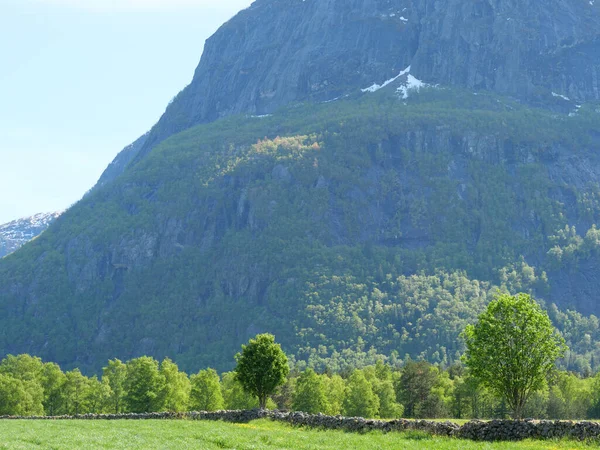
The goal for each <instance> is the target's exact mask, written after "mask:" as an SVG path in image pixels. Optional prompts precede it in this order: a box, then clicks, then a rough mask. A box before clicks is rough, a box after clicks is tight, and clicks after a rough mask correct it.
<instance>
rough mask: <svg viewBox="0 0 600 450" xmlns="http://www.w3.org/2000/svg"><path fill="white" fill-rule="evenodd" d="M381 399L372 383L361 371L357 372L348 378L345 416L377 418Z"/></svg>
mask: <svg viewBox="0 0 600 450" xmlns="http://www.w3.org/2000/svg"><path fill="white" fill-rule="evenodd" d="M378 413H379V398H378V397H377V395H375V393H374V392H373V387H372V386H371V383H369V381H368V380H367V378H366V377H365V375H364V373H363V372H362V371H361V370H355V371H354V372H352V375H350V378H348V383H347V385H346V396H345V398H344V414H346V415H348V416H356V417H368V418H372V417H377V415H378Z"/></svg>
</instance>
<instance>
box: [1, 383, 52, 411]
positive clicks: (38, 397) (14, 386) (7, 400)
mask: <svg viewBox="0 0 600 450" xmlns="http://www.w3.org/2000/svg"><path fill="white" fill-rule="evenodd" d="M42 399H43V391H42V387H41V386H40V385H39V384H38V383H36V382H34V381H22V380H19V379H18V378H14V377H11V376H9V375H6V374H2V373H0V415H12V416H33V415H42V414H43V413H44V407H43V405H42Z"/></svg>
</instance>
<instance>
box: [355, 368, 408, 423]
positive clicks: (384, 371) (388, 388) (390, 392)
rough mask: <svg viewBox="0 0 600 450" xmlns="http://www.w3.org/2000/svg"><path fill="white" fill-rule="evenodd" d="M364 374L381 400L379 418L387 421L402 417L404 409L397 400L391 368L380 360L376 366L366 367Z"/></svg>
mask: <svg viewBox="0 0 600 450" xmlns="http://www.w3.org/2000/svg"><path fill="white" fill-rule="evenodd" d="M363 373H364V374H365V377H366V378H367V380H368V381H369V383H371V386H372V387H373V392H374V393H375V395H377V397H378V398H379V412H378V416H379V417H381V418H387V419H392V418H396V417H401V416H402V414H403V412H404V408H403V407H402V405H401V404H400V403H398V402H397V400H396V391H395V389H394V382H393V376H392V370H391V367H390V366H388V365H387V364H384V363H383V362H382V361H381V360H378V361H377V363H376V364H375V366H369V367H365V368H364V369H363Z"/></svg>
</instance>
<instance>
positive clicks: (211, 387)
mask: <svg viewBox="0 0 600 450" xmlns="http://www.w3.org/2000/svg"><path fill="white" fill-rule="evenodd" d="M190 381H191V383H192V391H191V393H190V408H191V409H192V410H194V411H216V410H219V409H223V407H224V405H225V401H224V399H223V394H222V393H221V383H220V382H219V375H218V374H217V371H216V370H214V369H206V370H201V371H200V372H198V373H197V374H195V375H192V376H191V377H190Z"/></svg>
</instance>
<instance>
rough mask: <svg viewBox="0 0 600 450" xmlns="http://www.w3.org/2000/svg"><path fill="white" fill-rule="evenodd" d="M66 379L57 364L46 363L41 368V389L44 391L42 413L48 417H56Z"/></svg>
mask: <svg viewBox="0 0 600 450" xmlns="http://www.w3.org/2000/svg"><path fill="white" fill-rule="evenodd" d="M66 381H67V377H66V376H65V374H64V373H63V371H62V370H60V367H59V366H58V364H55V363H50V362H49V363H46V364H44V366H43V368H42V383H41V384H42V388H43V389H44V411H45V412H46V415H48V416H56V415H58V412H59V411H60V408H61V406H62V402H63V386H64V384H65V382H66Z"/></svg>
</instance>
